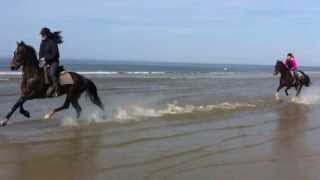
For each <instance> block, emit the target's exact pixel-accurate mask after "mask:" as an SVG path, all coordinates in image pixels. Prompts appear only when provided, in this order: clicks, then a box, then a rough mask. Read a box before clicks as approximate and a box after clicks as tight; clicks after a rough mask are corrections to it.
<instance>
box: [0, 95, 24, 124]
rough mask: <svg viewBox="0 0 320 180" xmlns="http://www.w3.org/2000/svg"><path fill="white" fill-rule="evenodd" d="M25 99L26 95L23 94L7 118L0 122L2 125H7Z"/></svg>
mask: <svg viewBox="0 0 320 180" xmlns="http://www.w3.org/2000/svg"><path fill="white" fill-rule="evenodd" d="M24 101H25V96H21V97H20V98H19V99H18V101H17V102H16V103H15V104H14V105H13V106H12V108H11V110H10V112H9V113H8V114H7V115H6V119H5V120H3V121H1V122H0V126H6V125H7V124H8V121H9V120H10V117H11V116H12V114H13V113H14V112H15V111H16V110H17V109H18V107H19V106H20V105H21V104H23V103H24Z"/></svg>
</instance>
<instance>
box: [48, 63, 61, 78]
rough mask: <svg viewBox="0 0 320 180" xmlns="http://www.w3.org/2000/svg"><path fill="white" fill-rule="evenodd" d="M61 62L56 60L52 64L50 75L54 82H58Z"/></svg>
mask: <svg viewBox="0 0 320 180" xmlns="http://www.w3.org/2000/svg"><path fill="white" fill-rule="evenodd" d="M58 68H59V62H54V63H52V64H51V65H50V70H49V75H50V78H51V80H52V81H53V82H57V80H58V79H57V75H58Z"/></svg>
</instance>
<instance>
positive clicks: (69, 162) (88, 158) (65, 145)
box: [1, 129, 101, 180]
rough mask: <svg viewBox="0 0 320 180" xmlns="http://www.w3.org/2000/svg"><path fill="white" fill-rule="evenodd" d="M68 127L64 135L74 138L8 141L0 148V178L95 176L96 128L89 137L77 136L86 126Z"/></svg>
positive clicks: (29, 179) (67, 179)
mask: <svg viewBox="0 0 320 180" xmlns="http://www.w3.org/2000/svg"><path fill="white" fill-rule="evenodd" d="M96 130H99V129H96ZM68 131H69V132H68V134H69V135H68V136H71V137H75V138H73V139H71V140H68V139H65V140H61V141H56V142H55V141H53V142H50V141H48V142H41V143H32V142H31V143H28V144H22V145H20V144H15V145H14V144H13V145H10V144H9V145H8V148H4V149H6V151H4V150H3V149H2V150H1V164H2V168H1V179H3V177H6V178H5V179H19V180H20V179H21V180H22V179H23V180H37V179H39V180H40V179H41V180H43V179H46V180H56V179H59V180H60V179H61V180H71V179H79V180H82V179H96V178H95V177H96V175H97V174H96V173H95V171H96V168H97V167H96V164H97V162H96V161H97V158H98V157H99V149H98V148H95V147H97V146H98V145H99V142H100V138H101V137H100V136H99V131H97V132H95V133H96V136H93V137H94V138H90V139H89V140H88V139H86V138H81V137H83V133H84V132H85V131H86V129H73V130H71V131H70V130H68ZM5 159H7V160H5ZM3 167H5V168H3Z"/></svg>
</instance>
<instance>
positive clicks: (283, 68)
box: [273, 60, 285, 75]
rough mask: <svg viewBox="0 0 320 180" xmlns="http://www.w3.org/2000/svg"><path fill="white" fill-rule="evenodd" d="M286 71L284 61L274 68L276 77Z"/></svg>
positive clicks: (278, 62)
mask: <svg viewBox="0 0 320 180" xmlns="http://www.w3.org/2000/svg"><path fill="white" fill-rule="evenodd" d="M284 70H285V65H284V64H283V62H282V61H280V60H279V61H277V63H276V65H275V66H274V71H273V74H274V75H278V74H279V73H281V72H283V71H284Z"/></svg>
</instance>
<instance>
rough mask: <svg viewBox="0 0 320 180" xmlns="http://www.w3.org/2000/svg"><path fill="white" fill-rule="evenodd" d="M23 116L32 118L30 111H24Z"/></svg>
mask: <svg viewBox="0 0 320 180" xmlns="http://www.w3.org/2000/svg"><path fill="white" fill-rule="evenodd" d="M22 114H23V116H24V117H26V118H30V113H29V112H28V111H25V112H22Z"/></svg>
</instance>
